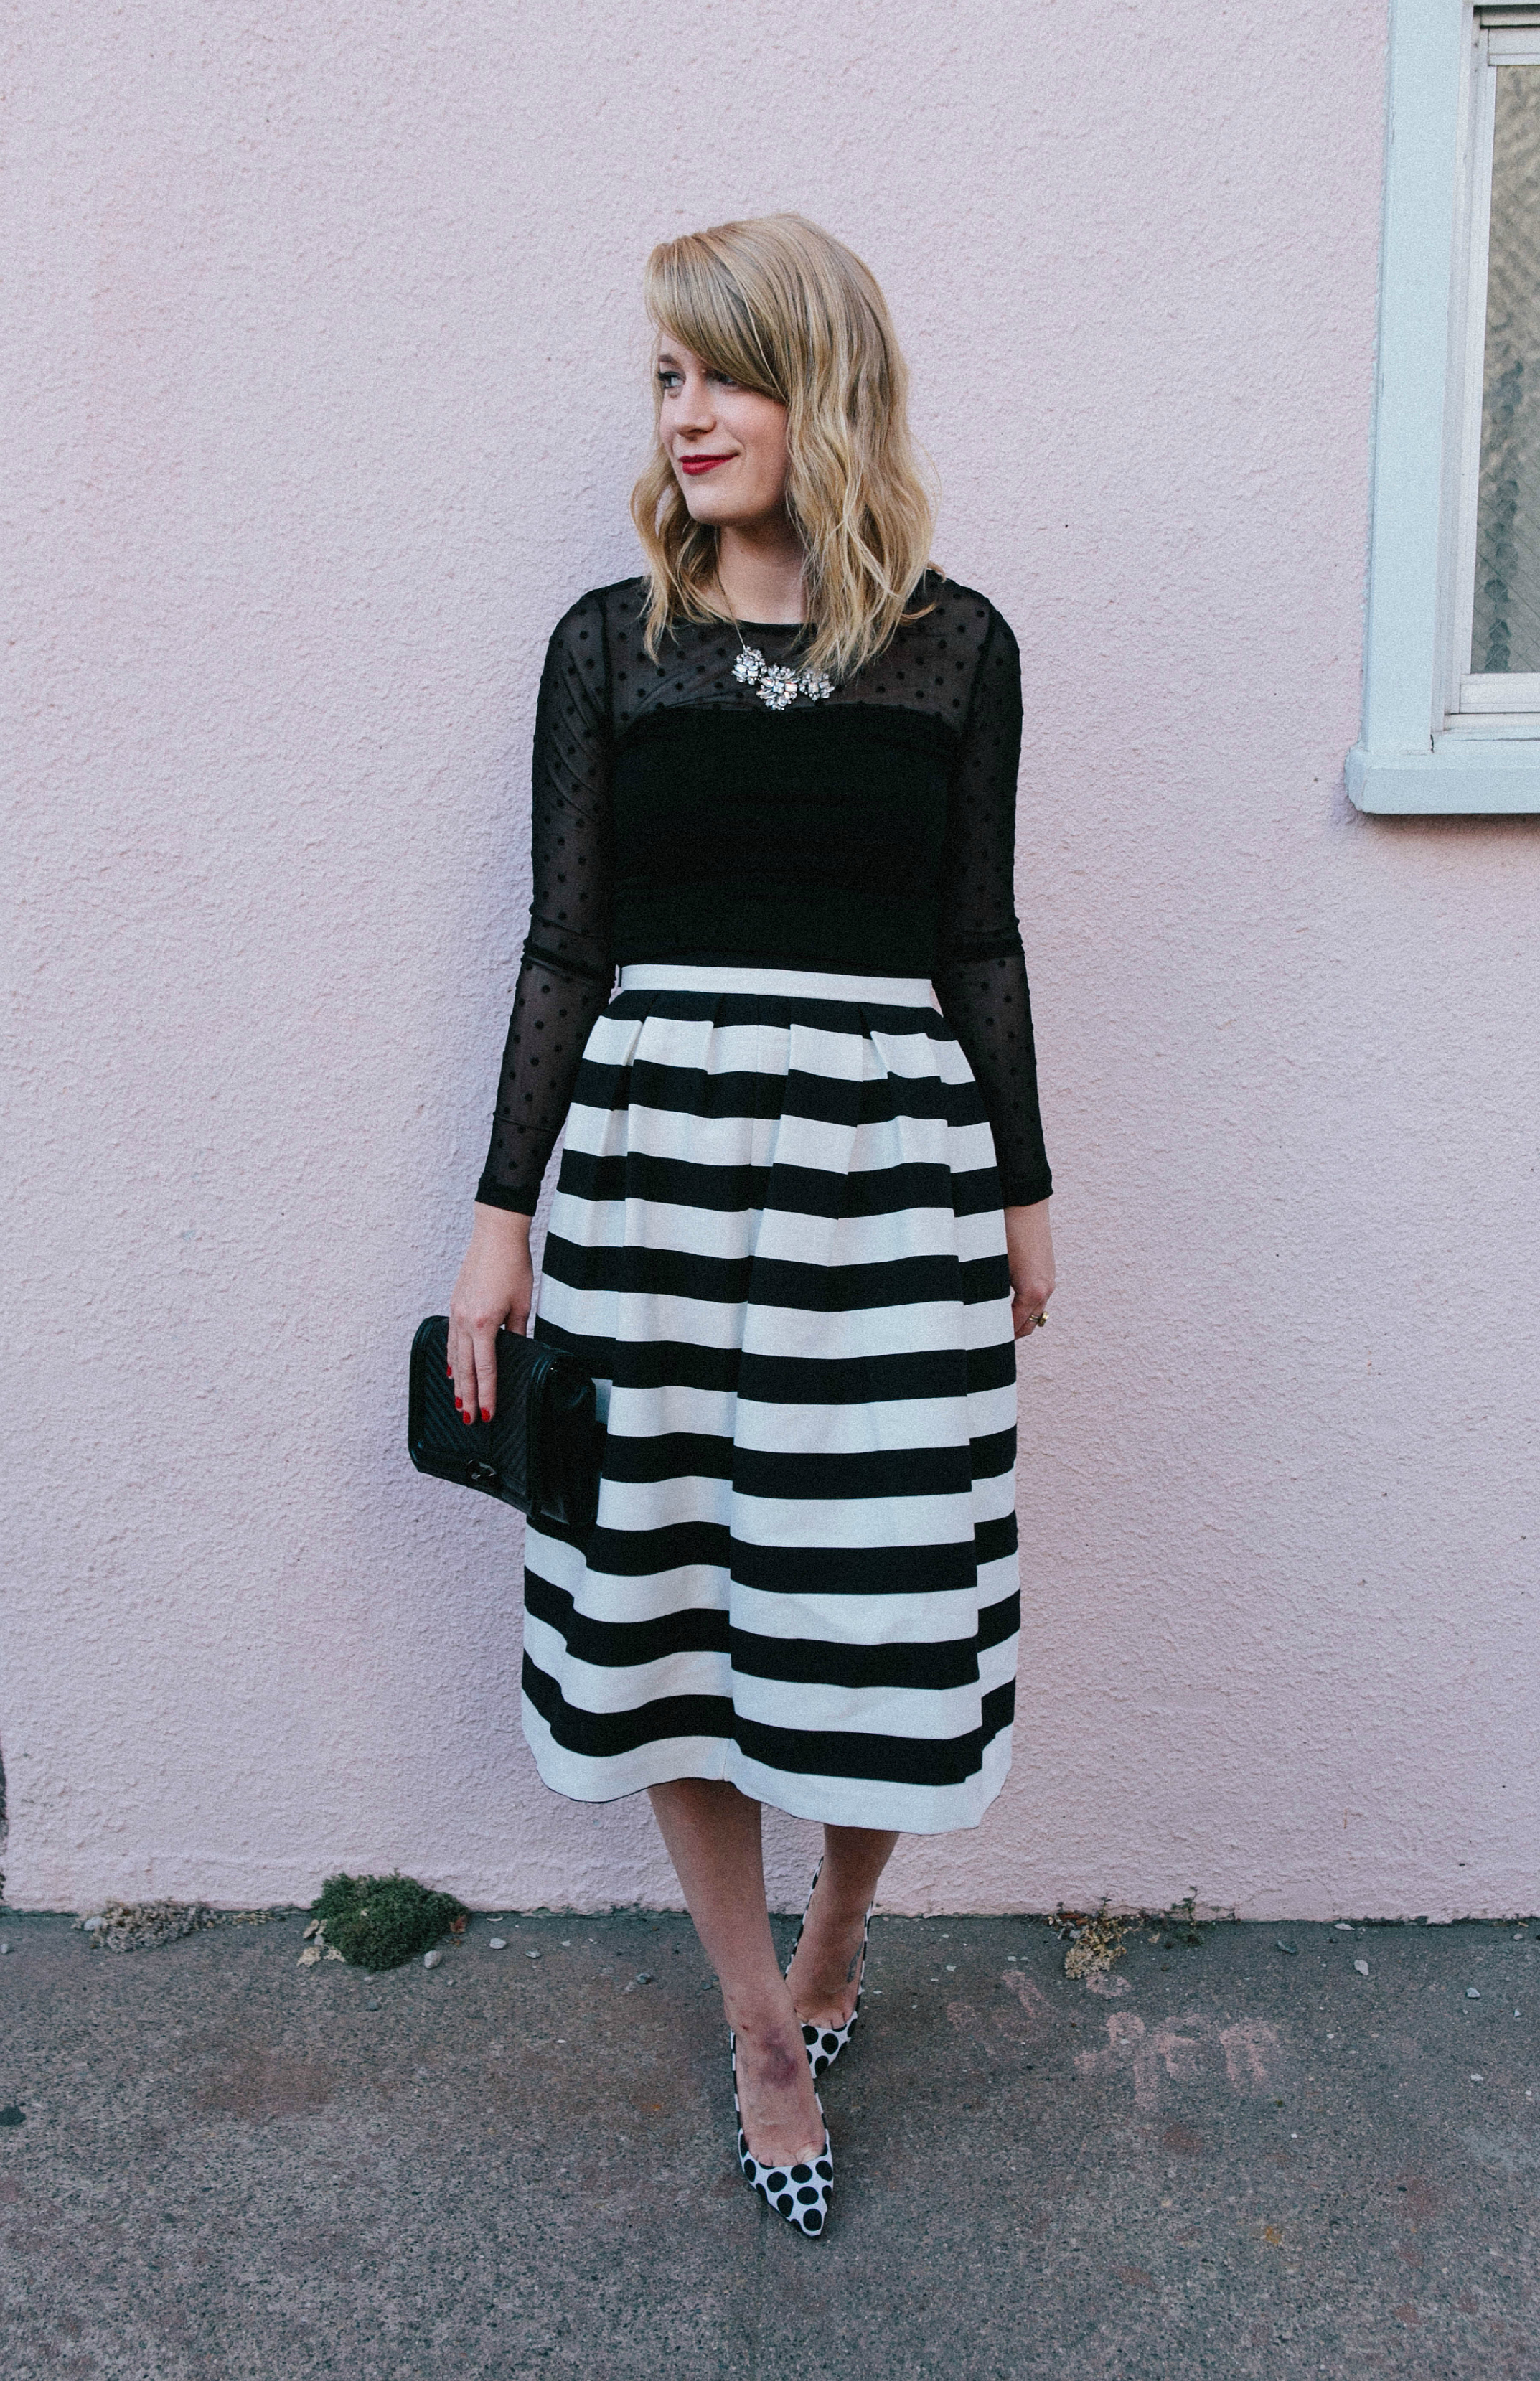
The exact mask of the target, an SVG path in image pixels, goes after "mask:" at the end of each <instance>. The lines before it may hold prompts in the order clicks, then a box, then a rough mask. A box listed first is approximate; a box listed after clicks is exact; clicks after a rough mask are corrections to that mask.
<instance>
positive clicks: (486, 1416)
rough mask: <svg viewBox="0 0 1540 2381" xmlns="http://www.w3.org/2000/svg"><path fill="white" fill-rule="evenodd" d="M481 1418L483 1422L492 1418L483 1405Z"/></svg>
mask: <svg viewBox="0 0 1540 2381" xmlns="http://www.w3.org/2000/svg"><path fill="white" fill-rule="evenodd" d="M482 1420H483V1422H490V1421H491V1420H492V1416H491V1414H490V1413H489V1412H488V1411H487V1410H486V1408H485V1406H483V1408H482Z"/></svg>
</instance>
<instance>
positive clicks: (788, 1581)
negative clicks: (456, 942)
mask: <svg viewBox="0 0 1540 2381" xmlns="http://www.w3.org/2000/svg"><path fill="white" fill-rule="evenodd" d="M536 1329H537V1332H538V1334H539V1336H540V1337H542V1338H543V1339H547V1340H550V1341H553V1342H554V1343H555V1344H556V1346H558V1347H562V1348H566V1349H570V1350H571V1352H572V1353H573V1354H574V1355H575V1356H576V1357H578V1358H579V1359H580V1361H581V1362H582V1363H583V1364H584V1365H585V1366H586V1367H587V1368H588V1370H589V1371H590V1372H592V1373H593V1375H594V1377H595V1378H596V1380H597V1381H598V1383H599V1394H600V1398H601V1404H602V1407H603V1408H607V1417H606V1418H607V1422H608V1438H607V1442H606V1452H605V1465H604V1478H603V1484H602V1486H601V1489H600V1496H599V1520H598V1526H597V1528H596V1530H595V1532H594V1533H593V1538H592V1539H591V1541H590V1543H589V1545H588V1548H587V1552H586V1555H585V1554H584V1553H583V1552H582V1551H581V1550H580V1549H579V1548H578V1547H576V1546H572V1545H567V1544H565V1543H563V1542H562V1541H560V1540H558V1539H556V1538H551V1537H548V1536H546V1535H544V1533H543V1532H539V1531H536V1530H534V1529H531V1531H530V1532H529V1538H528V1550H527V1556H526V1578H525V1625H524V1669H523V1688H524V1727H525V1732H526V1734H527V1736H528V1738H529V1741H530V1744H531V1747H532V1751H533V1752H534V1756H535V1760H536V1762H537V1764H538V1765H539V1768H540V1773H541V1776H542V1777H544V1780H545V1782H546V1784H547V1785H549V1786H553V1787H555V1788H556V1789H557V1790H558V1791H559V1792H561V1793H563V1794H567V1795H570V1796H572V1797H573V1798H574V1799H576V1800H577V1801H609V1800H610V1799H611V1798H613V1797H614V1796H617V1795H621V1794H632V1793H635V1792H636V1791H637V1790H638V1789H641V1788H642V1787H646V1786H653V1785H657V1784H659V1783H661V1782H662V1781H664V1780H665V1779H668V1778H677V1777H710V1778H727V1779H729V1780H730V1781H731V1782H732V1784H734V1785H735V1786H738V1787H739V1788H740V1789H742V1791H743V1792H744V1793H745V1794H749V1795H752V1796H754V1797H755V1798H756V1799H757V1800H759V1801H764V1802H770V1803H774V1804H775V1805H776V1806H777V1807H778V1808H779V1809H781V1810H783V1811H789V1812H791V1813H794V1814H796V1815H797V1816H799V1817H801V1818H807V1819H820V1820H826V1821H832V1822H834V1823H835V1824H837V1825H845V1826H860V1827H897V1828H900V1829H903V1830H905V1831H906V1832H912V1833H916V1834H928V1833H933V1832H935V1831H937V1830H940V1829H943V1828H947V1827H966V1826H972V1825H976V1824H977V1822H978V1820H979V1819H980V1817H981V1816H982V1815H983V1813H984V1810H985V1809H986V1808H987V1807H988V1805H989V1803H990V1802H991V1801H993V1799H994V1797H995V1796H996V1794H997V1793H998V1791H999V1789H1000V1787H1001V1784H1002V1783H1003V1781H1004V1778H1005V1775H1006V1771H1007V1769H1008V1766H1009V1762H1010V1726H1011V1714H1012V1709H1013V1704H1014V1700H1015V1672H1016V1639H1017V1630H1018V1626H1019V1620H1020V1598H1019V1594H1018V1588H1017V1571H1016V1508H1015V1495H1014V1488H1015V1481H1014V1473H1015V1460H1016V1363H1015V1341H1014V1338H1013V1337H1012V1332H1011V1319H1010V1287H1009V1280H1008V1273H1007V1267H1006V1249H1005V1226H1004V1221H1003V1218H1002V1215H1001V1208H1000V1186H999V1178H998V1175H997V1173H996V1164H995V1149H994V1143H993V1141H992V1139H991V1135H990V1130H989V1125H988V1122H987V1120H986V1117H985V1115H984V1104H983V1101H982V1099H981V1097H980V1094H979V1092H978V1088H977V1086H976V1085H975V1083H974V1081H973V1079H972V1073H971V1072H970V1070H969V1067H968V1062H967V1060H966V1058H965V1057H964V1056H963V1055H962V1052H961V1050H960V1049H959V1045H958V1044H957V1042H956V1040H955V1038H954V1037H953V1035H952V1033H951V1032H950V1030H949V1028H948V1027H947V1023H946V1021H945V1020H944V1019H943V1018H942V1016H941V1014H940V1012H939V1010H938V1009H937V1007H936V1006H935V996H934V995H933V993H932V990H931V987H930V985H929V984H928V983H923V982H921V981H916V980H912V979H910V978H907V977H896V976H873V977H867V976H852V975H824V974H813V973H806V972H801V971H793V970H789V969H783V968H741V967H693V966H682V965H681V966H672V965H670V966H645V967H629V968H627V969H625V970H624V971H623V972H622V975H621V979H620V989H619V991H618V993H617V995H616V997H615V998H614V999H613V1000H612V1001H611V1003H610V1006H609V1007H608V1008H607V1009H606V1011H605V1014H604V1016H603V1017H601V1018H600V1020H599V1021H598V1023H597V1024H596V1025H595V1026H594V1028H593V1033H592V1035H591V1036H590V1038H589V1042H588V1046H587V1049H586V1051H585V1053H584V1056H583V1061H582V1066H581V1071H580V1073H579V1076H578V1082H577V1088H576V1092H575V1093H574V1097H573V1103H572V1108H571V1113H570V1117H569V1118H568V1127H567V1144H566V1150H565V1153H564V1155H563V1158H562V1165H561V1173H560V1178H559V1181H558V1186H557V1191H556V1203H555V1206H554V1208H553V1210H552V1215H551V1227H550V1233H549V1237H548V1239H547V1240H546V1244H545V1259H544V1274H543V1278H542V1283H541V1290H540V1300H539V1318H538V1322H537V1325H536Z"/></svg>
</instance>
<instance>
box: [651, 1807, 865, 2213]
mask: <svg viewBox="0 0 1540 2381" xmlns="http://www.w3.org/2000/svg"><path fill="white" fill-rule="evenodd" d="M652 1803H653V1810H654V1813H655V1815H656V1818H657V1823H658V1826H659V1828H660V1830H661V1832H662V1835H663V1840H664V1842H665V1843H666V1845H667V1847H668V1857H669V1859H670V1860H671V1861H672V1862H673V1863H674V1868H675V1872H676V1874H678V1880H679V1883H680V1885H681V1886H683V1887H684V1898H685V1900H686V1902H687V1903H688V1904H689V1907H690V1914H691V1918H693V1920H694V1921H695V1931H696V1933H697V1934H698V1935H699V1936H700V1938H701V1941H702V1944H703V1947H704V1949H705V1954H706V1957H707V1959H708V1960H710V1961H711V1963H712V1966H713V1967H714V1968H715V1971H716V1973H717V1976H718V1978H719V1979H720V1982H721V1985H722V1999H723V2002H724V2004H725V2006H726V2009H727V2023H728V2024H729V2025H730V2026H731V2027H732V2029H733V2032H734V2033H735V2034H736V2035H737V2037H738V2095H739V2105H740V2106H741V2109H742V2114H743V2131H744V2132H745V2133H746V2134H747V2135H748V2140H749V2147H750V2148H751V2149H752V2152H753V2154H754V2155H755V2157H757V2158H758V2159H759V2161H760V2163H761V2165H764V2166H792V2165H796V2164H797V2163H798V2162H799V2161H801V2160H802V2159H806V2158H813V2157H816V2156H817V2155H818V2154H819V2152H820V2150H821V2149H822V2148H823V2146H824V2125H823V2119H822V2118H820V2116H819V2114H818V2100H817V2095H816V2094H815V2093H814V2091H813V2076H812V2073H811V2071H810V2070H809V2067H808V2062H807V2053H806V2051H805V2050H804V2049H803V2047H802V2033H801V2025H800V2023H799V2022H798V2018H797V2012H796V2010H795V2009H793V2008H792V2005H791V1995H790V1993H789V1992H788V1989H787V1985H786V1980H785V1978H784V1977H783V1976H782V1974H781V1972H780V1967H779V1965H778V1963H777V1961H776V1946H775V1942H774V1940H773V1938H772V1936H771V1933H770V1919H769V1914H768V1912H767V1911H766V1909H765V1905H764V1858H763V1854H762V1851H761V1847H760V1806H759V1804H758V1803H757V1802H753V1801H750V1799H749V1797H748V1796H747V1795H746V1794H740V1793H739V1790H738V1789H737V1787H736V1786H728V1785H727V1784H725V1783H722V1782H720V1781H717V1780H715V1779H707V1778H701V1777H680V1778H676V1779H675V1780H673V1781H672V1782H671V1783H670V1784H668V1785H666V1786H654V1788H653V1789H652Z"/></svg>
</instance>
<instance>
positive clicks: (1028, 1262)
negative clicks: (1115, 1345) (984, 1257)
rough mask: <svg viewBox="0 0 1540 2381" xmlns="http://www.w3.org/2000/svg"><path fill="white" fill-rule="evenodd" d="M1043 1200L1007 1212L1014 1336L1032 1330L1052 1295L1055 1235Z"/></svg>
mask: <svg viewBox="0 0 1540 2381" xmlns="http://www.w3.org/2000/svg"><path fill="white" fill-rule="evenodd" d="M1048 1206H1049V1202H1048V1201H1047V1200H1046V1199H1039V1200H1038V1202H1037V1203H1036V1205H1035V1206H1033V1207H1008V1208H1007V1209H1006V1262H1007V1264H1008V1265H1009V1267H1010V1316H1011V1321H1012V1323H1013V1324H1014V1325H1015V1326H1016V1337H1018V1339H1020V1338H1021V1337H1023V1336H1024V1335H1025V1334H1026V1333H1027V1332H1029V1331H1033V1330H1035V1329H1036V1327H1037V1325H1038V1324H1039V1323H1041V1322H1042V1321H1043V1319H1044V1313H1043V1310H1044V1308H1045V1306H1046V1305H1047V1303H1048V1300H1049V1299H1050V1298H1052V1296H1053V1294H1054V1236H1053V1232H1052V1230H1051V1228H1050V1227H1049V1224H1048Z"/></svg>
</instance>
